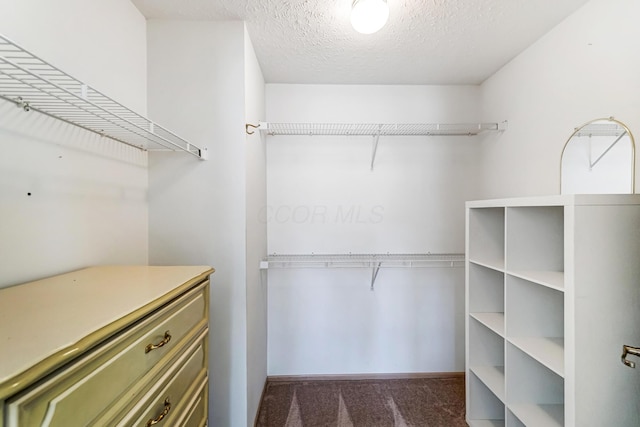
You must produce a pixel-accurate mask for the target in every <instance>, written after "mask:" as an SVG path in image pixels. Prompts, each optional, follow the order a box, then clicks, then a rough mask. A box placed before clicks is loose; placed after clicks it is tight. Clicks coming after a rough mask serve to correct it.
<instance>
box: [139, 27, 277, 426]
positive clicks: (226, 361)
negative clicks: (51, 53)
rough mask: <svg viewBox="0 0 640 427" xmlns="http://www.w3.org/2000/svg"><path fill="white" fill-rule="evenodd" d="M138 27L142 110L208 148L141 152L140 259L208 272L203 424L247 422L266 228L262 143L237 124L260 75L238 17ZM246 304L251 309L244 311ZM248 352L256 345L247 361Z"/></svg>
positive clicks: (257, 384)
mask: <svg viewBox="0 0 640 427" xmlns="http://www.w3.org/2000/svg"><path fill="white" fill-rule="evenodd" d="M147 26H148V40H149V49H148V56H149V116H150V117H151V118H152V119H155V120H157V121H158V122H163V123H166V125H167V126H168V127H170V128H173V129H175V131H176V132H178V133H179V134H182V135H184V136H185V137H186V138H187V139H191V140H193V141H194V144H198V145H200V146H206V147H208V149H209V156H210V160H208V161H204V162H201V161H197V160H194V159H193V158H192V157H189V158H187V157H181V158H176V157H175V156H174V155H169V154H163V153H152V154H151V155H150V165H149V228H150V232H149V240H150V242H149V244H150V250H149V256H150V261H151V263H152V264H183V263H184V264H207V265H211V266H213V267H214V268H215V269H216V272H215V273H214V274H213V276H212V287H211V322H210V326H211V329H210V373H211V375H210V391H211V393H210V402H209V408H210V416H209V422H210V424H211V425H215V426H241V425H247V424H253V416H252V414H251V412H255V408H254V406H255V404H256V403H255V395H256V393H260V392H261V391H262V386H263V384H264V378H263V377H262V373H261V372H262V371H263V370H264V369H263V368H262V369H261V368H260V365H258V366H255V367H254V366H252V370H251V371H249V370H248V364H249V363H252V362H253V361H254V358H257V359H258V360H259V359H260V357H261V355H260V352H262V353H263V355H262V357H263V358H264V349H263V348H262V347H263V344H261V341H264V340H265V338H264V337H263V336H262V335H263V332H261V331H260V325H259V323H260V322H261V321H263V317H264V314H260V313H264V308H263V307H261V306H260V304H261V303H262V296H261V295H260V293H261V292H262V288H261V286H262V285H261V284H260V281H259V275H258V263H257V262H255V258H258V259H259V258H260V255H261V253H262V252H263V251H264V249H262V247H263V246H265V243H264V241H265V239H266V229H265V227H264V225H263V224H262V225H261V224H256V221H254V220H252V218H254V217H256V216H257V215H255V213H254V212H253V211H254V210H256V207H255V206H256V205H257V204H260V203H262V202H261V201H262V200H263V198H264V166H262V167H260V166H259V163H260V161H261V159H262V158H263V154H262V148H261V146H260V142H259V141H256V140H255V139H250V138H247V137H246V135H245V130H244V124H245V115H246V114H251V115H260V112H261V109H263V107H262V106H261V105H262V103H263V101H261V99H260V98H261V97H262V95H261V93H260V91H261V85H262V84H263V83H262V76H261V73H260V71H259V68H258V67H257V64H256V63H255V59H254V58H253V56H254V54H253V52H252V49H250V44H249V43H248V42H247V41H246V31H245V28H244V24H243V23H242V22H240V21H229V22H203V21H200V22H197V21H149V22H148V23H147ZM245 52H246V53H245ZM245 72H246V77H245ZM245 85H246V87H245ZM254 118H258V117H252V119H254ZM253 166H256V169H255V170H252V169H251V168H252V167H253ZM254 198H255V200H254ZM248 309H251V310H255V311H254V312H252V313H251V315H249V314H248V313H247V310H248ZM256 316H257V317H256ZM249 348H250V349H251V350H252V351H256V354H252V355H251V358H249V355H248V349H249ZM262 364H264V361H262ZM256 389H257V390H256Z"/></svg>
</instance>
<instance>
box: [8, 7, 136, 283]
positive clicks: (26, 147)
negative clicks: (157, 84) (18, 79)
mask: <svg viewBox="0 0 640 427" xmlns="http://www.w3.org/2000/svg"><path fill="white" fill-rule="evenodd" d="M0 10H1V11H2V13H1V14H0V33H1V34H3V35H4V36H6V37H8V38H10V39H12V40H13V41H15V42H16V43H18V44H20V45H22V46H23V47H24V48H26V49H28V50H30V51H32V52H33V53H34V54H36V55H38V56H40V57H41V58H43V59H45V60H47V61H49V62H50V63H52V64H53V65H55V66H57V67H58V68H60V69H62V70H63V71H65V72H67V73H68V74H70V75H72V76H74V77H76V78H78V79H80V80H82V81H84V82H86V83H87V84H89V85H90V86H92V87H95V88H96V89H98V90H99V91H101V92H103V93H105V94H106V95H108V96H111V97H113V98H114V99H116V100H118V101H119V102H121V103H123V104H125V105H127V106H129V107H131V108H133V109H135V110H137V111H139V112H140V113H142V114H144V113H145V111H146V109H145V107H146V26H145V20H144V18H143V17H142V15H140V13H139V12H138V10H137V9H136V8H135V7H134V6H133V5H132V4H131V3H130V2H129V1H128V0H115V1H113V0H98V1H93V2H90V3H88V2H84V1H81V0H64V1H56V2H49V1H45V0H20V1H18V0H0ZM114 28H117V29H118V30H117V31H114V30H113V29H114ZM0 143H1V145H2V147H3V148H2V155H1V156H0V218H2V221H0V287H2V286H8V285H12V284H17V283H21V282H25V281H29V280H33V279H36V278H41V277H45V276H50V275H54V274H57V273H61V272H66V271H70V270H74V269H78V268H82V267H86V266H89V265H98V264H146V263H147V232H148V228H147V227H148V222H147V201H146V193H147V169H146V167H147V156H146V154H145V153H143V152H141V151H139V150H137V149H134V148H130V147H127V146H124V145H123V144H121V143H118V142H115V141H112V140H110V139H107V138H100V137H99V136H97V135H95V134H93V133H90V132H87V131H85V130H82V129H80V128H77V127H74V126H71V125H67V124H65V123H63V122H61V121H58V120H55V119H52V118H50V117H47V116H44V115H42V114H39V113H36V112H33V111H32V112H29V113H26V112H24V111H22V110H21V109H18V108H16V106H15V105H14V104H13V103H10V102H7V101H3V100H0ZM29 193H30V194H31V195H30V196H29V195H28V194H29Z"/></svg>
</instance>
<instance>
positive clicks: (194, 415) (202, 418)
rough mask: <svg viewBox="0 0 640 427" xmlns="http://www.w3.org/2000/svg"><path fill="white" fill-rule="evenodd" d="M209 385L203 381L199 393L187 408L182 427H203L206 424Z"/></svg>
mask: <svg viewBox="0 0 640 427" xmlns="http://www.w3.org/2000/svg"><path fill="white" fill-rule="evenodd" d="M208 387H209V383H208V382H207V381H205V383H204V384H203V387H202V389H201V391H200V392H199V393H198V394H197V396H196V399H195V401H194V402H193V404H192V405H191V407H190V408H189V410H188V412H187V416H186V418H185V420H184V422H183V423H182V427H203V426H204V425H205V424H206V423H207V416H208V405H209V392H208Z"/></svg>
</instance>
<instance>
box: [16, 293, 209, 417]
mask: <svg viewBox="0 0 640 427" xmlns="http://www.w3.org/2000/svg"><path fill="white" fill-rule="evenodd" d="M208 283H209V282H208V281H205V282H203V283H202V284H200V285H199V286H197V287H196V288H195V289H192V290H191V291H189V292H188V293H186V294H185V295H183V296H182V297H180V298H178V299H177V300H176V301H175V302H173V303H171V304H169V305H167V306H166V307H163V308H162V309H159V310H158V311H156V312H154V313H153V314H151V315H150V316H149V317H147V318H145V319H143V320H141V321H140V322H138V323H137V324H134V325H133V326H131V327H130V328H129V329H126V330H124V331H123V332H121V333H119V334H117V335H116V336H115V337H113V338H112V339H111V340H108V341H106V342H105V343H103V344H101V345H99V346H98V347H96V348H95V349H93V350H92V351H90V352H89V353H87V354H86V355H85V356H83V357H81V358H80V359H78V360H76V361H74V362H72V363H71V364H70V365H68V366H67V367H65V368H63V369H61V370H60V371H59V372H57V373H54V374H52V375H50V376H49V377H48V378H46V379H45V380H44V382H42V383H41V384H39V385H36V386H35V387H33V388H31V389H29V390H27V391H25V392H23V393H22V394H19V395H18V396H17V397H14V398H12V399H11V400H9V401H8V402H6V404H7V407H6V418H7V421H8V422H7V427H14V426H15V427H17V426H20V427H30V426H41V425H46V426H51V427H55V426H64V427H68V426H82V425H87V424H90V423H91V421H92V420H93V419H95V418H96V417H97V416H98V415H100V414H101V413H102V412H103V411H105V410H106V409H107V408H109V407H110V406H111V405H112V403H113V402H115V401H117V400H119V399H120V398H121V397H124V396H126V397H127V398H128V399H135V397H136V396H137V395H139V394H140V393H142V392H143V391H144V389H145V388H146V387H147V385H146V382H149V381H151V380H152V379H153V378H157V377H159V376H161V375H162V373H163V372H164V371H165V370H166V367H165V366H164V365H166V364H167V363H169V361H170V360H172V359H174V358H175V357H176V356H177V355H178V354H179V353H180V352H181V351H184V347H185V346H186V345H188V343H189V342H190V341H192V340H193V339H195V338H196V337H197V336H198V335H199V334H200V333H201V332H202V331H203V330H206V328H207V307H208V304H207V298H208ZM123 297H126V296H123ZM154 345H155V346H157V347H153V346H154Z"/></svg>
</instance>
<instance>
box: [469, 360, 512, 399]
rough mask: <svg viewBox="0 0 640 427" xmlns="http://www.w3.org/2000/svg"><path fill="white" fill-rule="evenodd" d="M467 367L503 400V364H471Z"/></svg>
mask: <svg viewBox="0 0 640 427" xmlns="http://www.w3.org/2000/svg"><path fill="white" fill-rule="evenodd" d="M469 369H470V370H471V372H473V373H474V374H476V376H477V377H478V378H479V379H480V380H481V381H482V382H483V383H484V384H485V385H486V386H487V388H489V390H491V391H492V392H493V394H495V395H496V397H497V398H498V399H500V400H501V401H502V402H504V366H471V367H469Z"/></svg>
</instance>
